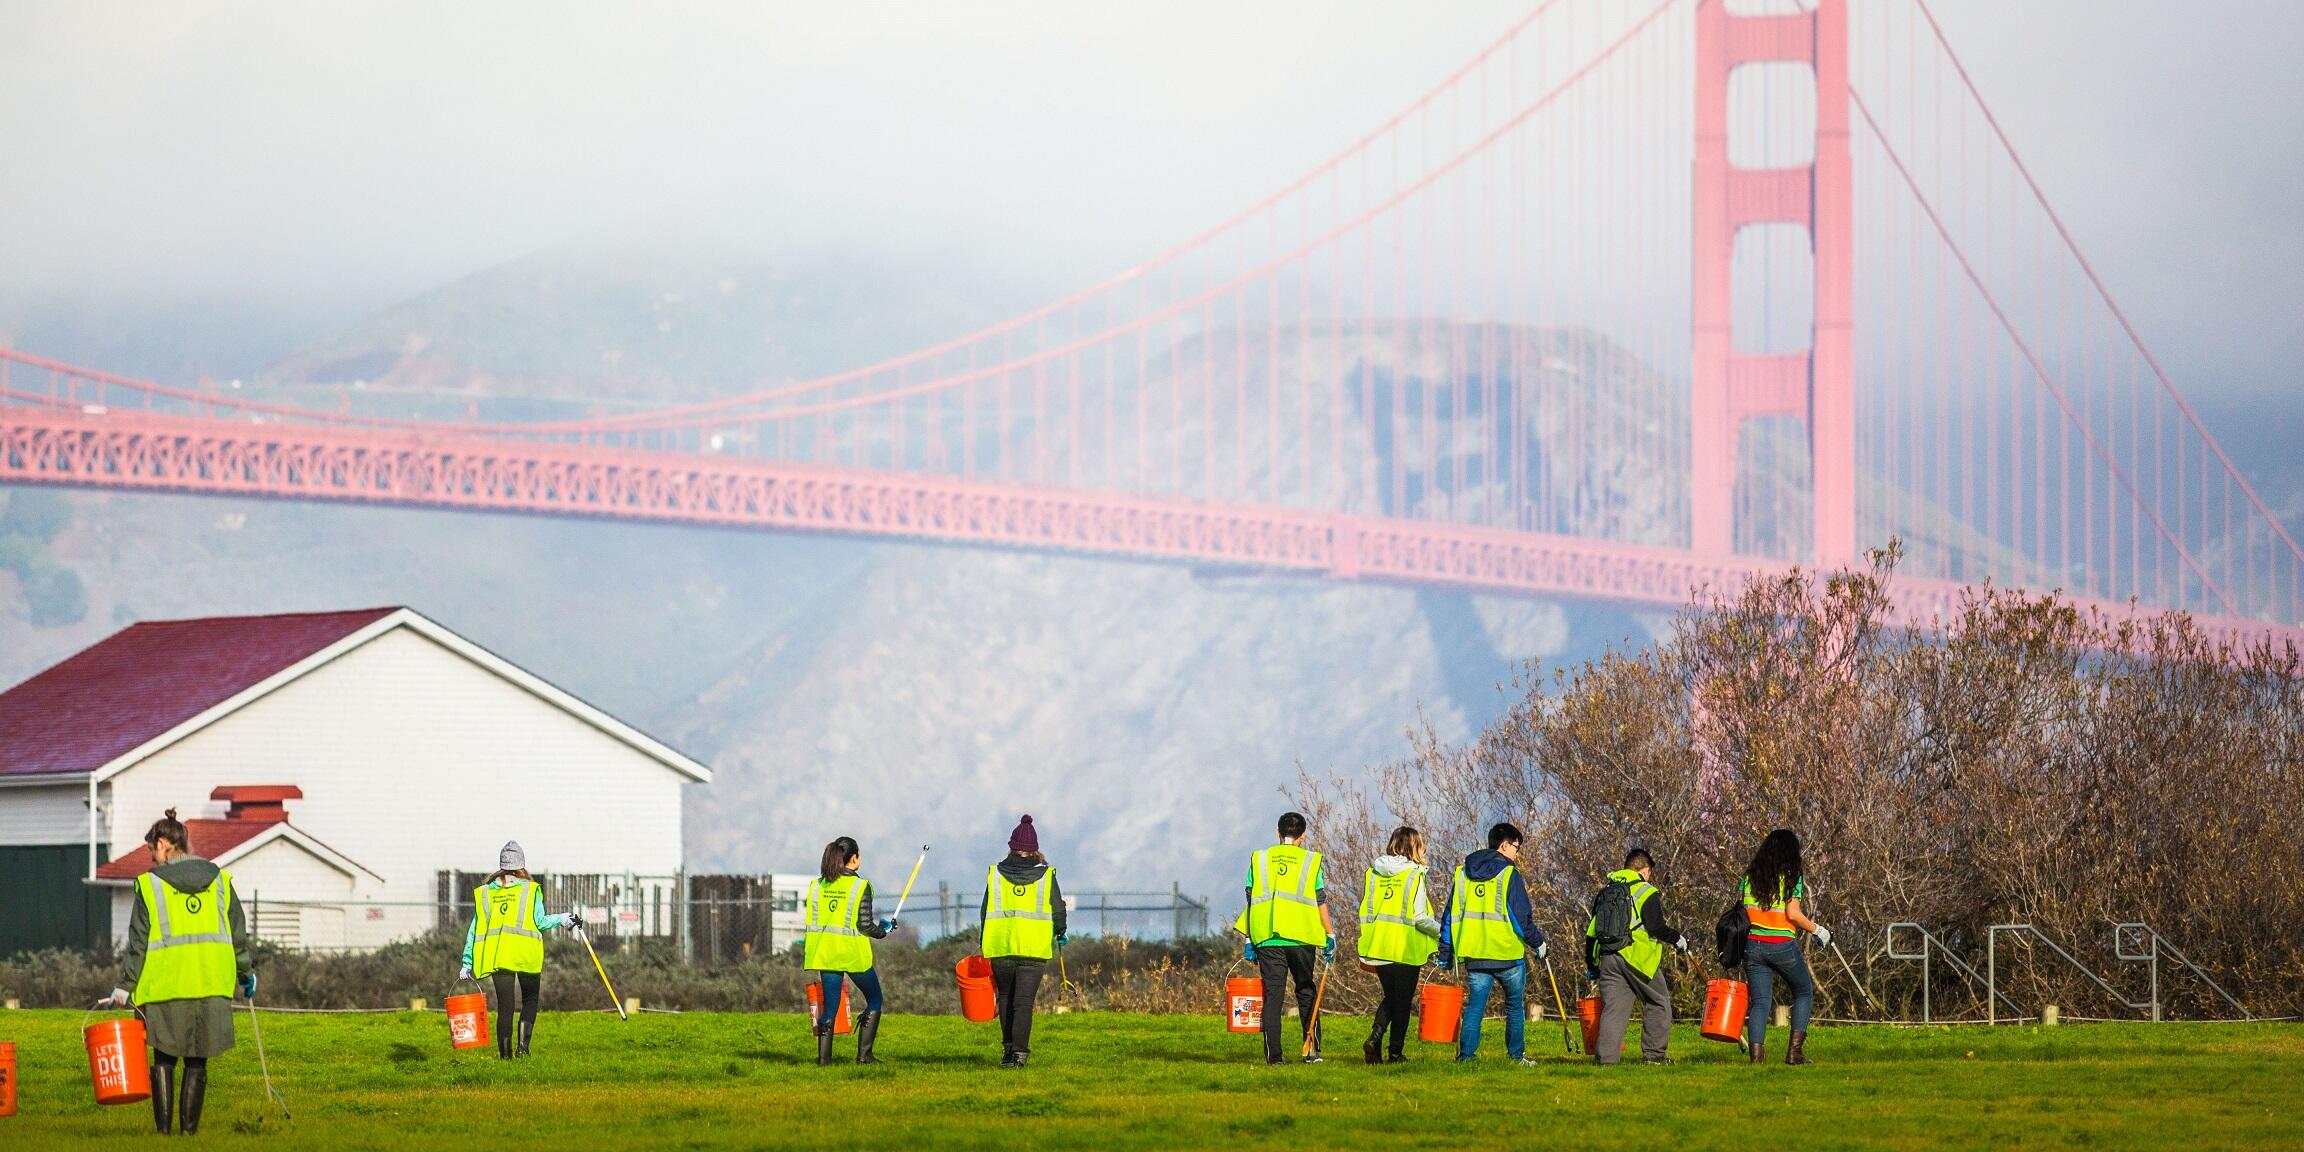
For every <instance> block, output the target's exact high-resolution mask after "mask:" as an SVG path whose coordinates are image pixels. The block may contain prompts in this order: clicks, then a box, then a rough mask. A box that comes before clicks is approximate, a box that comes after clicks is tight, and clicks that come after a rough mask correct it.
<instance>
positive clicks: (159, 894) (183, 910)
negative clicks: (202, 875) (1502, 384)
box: [133, 869, 239, 1004]
mask: <svg viewBox="0 0 2304 1152" xmlns="http://www.w3.org/2000/svg"><path fill="white" fill-rule="evenodd" d="M136 896H137V899H139V900H141V901H143V903H144V916H145V919H146V921H147V922H148V923H149V925H150V930H149V931H148V932H147V933H146V934H145V937H144V970H143V971H142V972H140V973H138V975H137V977H136V988H135V990H134V993H133V995H134V997H135V1000H136V1002H137V1003H138V1004H157V1003H159V1002H161V1001H164V1000H197V999H204V998H207V997H211V996H226V997H228V996H230V995H232V983H233V978H234V977H235V976H236V975H238V970H239V964H238V960H237V959H236V957H235V956H234V954H233V950H232V921H231V912H230V901H231V899H232V874H231V873H229V872H225V871H223V870H222V869H218V870H217V872H216V879H215V880H213V881H210V882H209V885H208V887H206V888H203V889H201V890H200V891H198V892H180V891H178V890H176V889H175V888H174V887H171V886H170V885H169V883H168V882H167V881H166V880H162V879H161V878H160V877H159V876H158V875H156V874H154V873H151V872H146V873H144V874H143V875H141V876H138V877H137V878H136Z"/></svg>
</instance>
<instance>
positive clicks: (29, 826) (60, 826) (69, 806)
mask: <svg viewBox="0 0 2304 1152" xmlns="http://www.w3.org/2000/svg"><path fill="white" fill-rule="evenodd" d="M78 779H79V783H76V784H37V785H32V786H29V787H25V786H19V785H9V786H6V787H0V847H17V846H27V847H28V846H32V845H43V846H46V845H56V844H77V845H79V846H80V856H81V859H80V864H81V868H80V872H81V875H87V872H88V868H87V864H88V859H87V856H88V778H87V777H86V776H81V777H79V778H78Z"/></svg>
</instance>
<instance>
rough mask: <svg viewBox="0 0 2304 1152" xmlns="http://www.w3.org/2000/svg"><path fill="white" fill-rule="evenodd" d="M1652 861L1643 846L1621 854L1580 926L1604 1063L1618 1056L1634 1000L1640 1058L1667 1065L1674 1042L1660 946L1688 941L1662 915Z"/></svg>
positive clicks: (1619, 1060) (1685, 944)
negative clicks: (1595, 990)
mask: <svg viewBox="0 0 2304 1152" xmlns="http://www.w3.org/2000/svg"><path fill="white" fill-rule="evenodd" d="M1655 875H1656V862H1655V861H1654V860H1652V859H1650V858H1649V856H1648V850H1647V849H1645V848H1634V849H1632V850H1631V851H1630V852H1627V853H1625V854H1624V866H1623V867H1622V868H1619V869H1617V870H1616V871H1614V872H1610V873H1609V874H1608V884H1607V886H1606V887H1603V888H1602V889H1600V892H1599V894H1598V895H1596V896H1594V897H1593V898H1592V919H1591V920H1590V921H1589V922H1588V923H1586V924H1585V925H1584V965H1585V967H1584V975H1585V976H1586V977H1587V978H1589V979H1591V980H1592V981H1594V982H1595V983H1597V984H1598V985H1599V986H1600V1050H1599V1051H1598V1052H1596V1053H1594V1055H1596V1056H1598V1057H1599V1059H1600V1063H1602V1064H1619V1063H1622V1062H1623V1059H1624V1032H1625V1030H1626V1029H1628V1028H1630V1027H1631V1026H1632V1007H1633V1005H1634V1004H1638V1005H1640V1058H1641V1060H1643V1061H1645V1062H1647V1063H1649V1064H1667V1063H1670V1062H1671V1061H1670V1059H1669V1057H1668V1056H1667V1054H1666V1047H1667V1046H1668V1045H1669V1044H1670V1043H1671V1040H1672V985H1671V984H1670V983H1669V982H1668V981H1666V980H1665V978H1664V950H1665V949H1666V948H1673V949H1677V950H1678V951H1679V952H1680V953H1681V954H1682V955H1686V954H1687V952H1688V940H1687V938H1686V937H1683V936H1681V935H1680V933H1679V932H1677V931H1674V930H1673V928H1672V925H1671V923H1670V922H1669V921H1668V920H1666V919H1665V916H1664V894H1663V893H1662V892H1660V891H1658V890H1657V888H1656V882H1655Z"/></svg>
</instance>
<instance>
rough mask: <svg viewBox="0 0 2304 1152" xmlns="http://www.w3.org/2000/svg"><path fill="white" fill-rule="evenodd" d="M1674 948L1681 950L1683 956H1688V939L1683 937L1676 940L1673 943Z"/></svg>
mask: <svg viewBox="0 0 2304 1152" xmlns="http://www.w3.org/2000/svg"><path fill="white" fill-rule="evenodd" d="M1672 946H1673V947H1674V948H1677V949H1679V950H1680V954H1681V955H1682V956H1686V955H1687V954H1688V938H1687V937H1686V936H1682V937H1681V938H1679V939H1678V940H1674V941H1673V942H1672Z"/></svg>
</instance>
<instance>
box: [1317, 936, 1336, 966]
mask: <svg viewBox="0 0 2304 1152" xmlns="http://www.w3.org/2000/svg"><path fill="white" fill-rule="evenodd" d="M1320 958H1321V959H1322V960H1326V961H1329V962H1330V963H1334V962H1335V960H1336V937H1334V936H1330V937H1328V942H1327V943H1326V944H1322V945H1321V946H1320Z"/></svg>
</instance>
